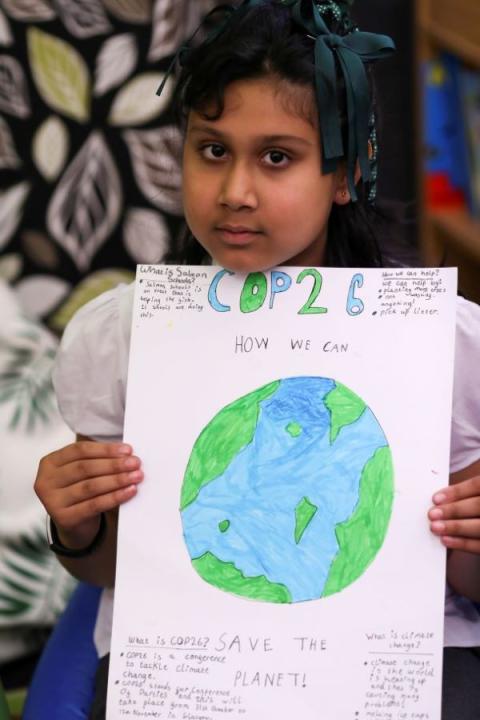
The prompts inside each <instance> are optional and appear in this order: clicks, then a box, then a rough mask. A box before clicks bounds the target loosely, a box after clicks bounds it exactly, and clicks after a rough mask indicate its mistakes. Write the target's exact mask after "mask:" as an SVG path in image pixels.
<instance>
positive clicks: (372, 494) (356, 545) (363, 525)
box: [322, 447, 394, 597]
mask: <svg viewBox="0 0 480 720" xmlns="http://www.w3.org/2000/svg"><path fill="white" fill-rule="evenodd" d="M393 490H394V489H393V464H392V454H391V451H390V448H389V447H381V448H379V449H378V450H376V451H375V454H374V455H373V457H371V458H370V460H369V461H368V462H367V463H366V465H365V466H364V468H363V470H362V476H361V479H360V488H359V501H358V505H357V507H356V508H355V512H354V513H353V515H351V517H350V518H349V519H348V520H346V521H345V522H344V523H339V524H338V525H337V526H336V528H335V534H336V536H337V541H338V547H339V550H338V553H337V555H336V557H335V559H334V561H333V562H332V565H331V568H330V572H329V575H328V578H327V581H326V583H325V587H324V588H323V593H322V597H326V596H327V595H333V593H336V592H339V591H340V590H343V589H344V588H345V587H346V586H347V585H350V583H352V582H353V581H354V580H356V579H357V578H358V577H359V576H360V575H361V574H362V573H363V572H364V571H365V570H366V569H367V567H368V565H370V563H371V562H372V560H373V558H374V557H375V555H376V554H377V552H378V550H379V549H380V547H381V546H382V543H383V540H384V538H385V533H386V531H387V527H388V522H389V519H390V514H391V510H392V503H393Z"/></svg>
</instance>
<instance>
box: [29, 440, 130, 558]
mask: <svg viewBox="0 0 480 720" xmlns="http://www.w3.org/2000/svg"><path fill="white" fill-rule="evenodd" d="M142 480H143V472H142V470H141V469H140V460H139V458H138V457H135V456H134V455H132V448H131V447H130V446H129V445H124V444H118V443H98V442H93V441H78V442H74V443H72V444H71V445H67V446H66V447H64V448H62V449H61V450H57V451H55V452H53V453H50V455H46V456H45V457H44V458H42V460H41V461H40V464H39V467H38V473H37V478H36V480H35V486H34V487H35V492H36V493H37V495H38V497H39V498H40V500H41V502H42V503H43V505H44V506H45V508H46V510H47V512H48V514H49V515H50V517H51V518H52V520H53V522H54V523H55V526H56V528H57V531H58V534H59V537H60V540H61V541H62V542H63V543H64V544H65V545H66V546H67V547H72V548H77V547H85V546H86V545H89V544H90V542H91V541H92V540H93V538H94V537H95V535H96V533H97V531H98V528H99V523H100V515H101V513H103V512H107V511H109V510H113V509H116V508H118V506H119V505H121V504H122V503H124V502H126V501H127V500H130V498H132V497H133V496H134V495H135V494H136V492H137V485H138V483H139V482H141V481H142Z"/></svg>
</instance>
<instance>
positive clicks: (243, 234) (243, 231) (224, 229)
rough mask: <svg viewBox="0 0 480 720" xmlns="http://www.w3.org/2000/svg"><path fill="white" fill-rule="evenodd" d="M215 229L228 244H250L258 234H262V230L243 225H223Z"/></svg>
mask: <svg viewBox="0 0 480 720" xmlns="http://www.w3.org/2000/svg"><path fill="white" fill-rule="evenodd" d="M215 230H216V231H217V233H219V234H220V237H221V239H222V240H223V241H224V242H226V243H227V244H228V245H248V243H250V242H252V241H253V240H254V239H255V238H256V237H257V236H258V235H261V234H262V233H261V231H260V230H255V229H254V228H249V227H245V226H243V225H221V226H219V227H217V228H215Z"/></svg>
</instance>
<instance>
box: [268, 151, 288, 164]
mask: <svg viewBox="0 0 480 720" xmlns="http://www.w3.org/2000/svg"><path fill="white" fill-rule="evenodd" d="M263 160H264V161H265V163H266V164H267V165H268V166H269V167H286V166H287V165H288V163H289V161H290V158H289V156H288V155H287V154H286V153H284V152H283V150H269V151H268V152H267V153H265V155H264V156H263Z"/></svg>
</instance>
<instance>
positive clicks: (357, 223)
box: [168, 0, 389, 267]
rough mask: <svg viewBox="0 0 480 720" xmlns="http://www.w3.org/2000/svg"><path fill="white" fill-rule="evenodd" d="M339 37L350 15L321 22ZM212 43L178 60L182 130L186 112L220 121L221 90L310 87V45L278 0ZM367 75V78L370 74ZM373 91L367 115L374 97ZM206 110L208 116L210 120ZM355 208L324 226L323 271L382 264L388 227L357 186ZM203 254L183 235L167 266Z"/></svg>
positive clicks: (341, 95) (269, 0)
mask: <svg viewBox="0 0 480 720" xmlns="http://www.w3.org/2000/svg"><path fill="white" fill-rule="evenodd" d="M324 19H325V20H326V22H328V25H329V27H330V28H331V30H332V31H333V32H336V33H337V34H339V35H345V34H347V33H349V32H351V30H352V23H351V20H350V18H349V16H348V14H345V13H344V14H342V17H341V18H338V17H335V16H333V15H332V17H331V18H328V17H325V18H324ZM223 22H225V27H224V28H223V29H221V30H220V32H219V33H218V34H216V33H215V32H214V33H213V39H212V38H210V39H209V38H208V35H207V40H206V41H204V42H203V43H201V44H200V45H199V46H198V47H195V48H192V49H190V50H189V51H187V53H186V54H185V55H184V56H183V58H182V71H181V74H180V78H179V82H178V85H177V91H176V93H177V94H176V106H177V116H178V119H179V121H180V122H181V123H183V124H184V123H185V121H186V118H187V117H188V113H189V112H190V110H195V111H197V112H201V113H203V114H204V115H205V117H207V118H208V119H210V120H214V119H217V118H219V117H220V116H221V114H222V112H223V108H224V96H225V90H226V88H227V87H228V86H229V85H230V84H231V83H232V82H234V81H236V80H243V79H251V78H257V77H262V76H265V75H268V74H272V75H275V76H277V77H278V78H281V79H285V80H288V81H290V82H291V83H294V84H297V85H304V86H305V87H310V88H312V87H314V84H315V74H314V73H315V60H314V42H313V40H312V39H311V38H309V37H308V36H307V34H306V32H305V30H304V29H302V28H301V27H299V26H298V25H297V24H296V23H295V22H294V20H293V19H292V13H291V9H290V8H289V7H287V6H285V5H284V4H281V3H279V2H278V0H265V2H264V3H262V4H260V5H256V6H254V7H242V8H241V9H238V10H236V12H235V14H234V16H233V17H231V18H229V19H227V20H226V21H225V20H223ZM369 75H370V73H369ZM337 76H338V109H339V116H340V118H341V123H342V132H343V136H344V147H347V142H348V133H347V127H346V112H345V106H346V97H345V87H344V81H343V75H342V73H339V72H337ZM371 86H372V92H371V95H372V112H373V110H374V107H373V105H374V99H373V97H374V93H373V83H372V82H371ZM207 107H208V114H207ZM318 111H319V112H321V108H318ZM358 196H359V198H358V201H357V202H350V203H348V204H347V205H344V206H339V205H336V204H334V205H333V207H332V211H331V214H330V218H329V222H328V240H327V247H326V264H327V265H330V266H340V267H349V266H351V267H354V266H359V267H381V266H382V265H383V264H384V259H383V257H382V253H381V251H380V247H379V242H378V241H377V236H378V233H379V231H380V229H385V227H386V225H387V224H388V222H389V221H388V219H387V217H386V216H385V215H384V214H383V213H382V212H380V211H379V210H378V208H377V207H375V206H374V205H372V204H371V203H369V201H368V197H367V196H368V189H367V188H365V187H363V184H362V183H360V187H359V188H358ZM206 256H207V254H206V252H205V250H204V249H203V248H202V247H201V246H200V244H199V243H198V242H197V241H196V240H195V239H194V238H193V236H192V235H191V233H190V232H189V231H188V229H187V232H186V233H185V236H184V237H183V238H181V239H180V241H179V242H178V244H177V246H176V247H174V248H173V249H172V252H171V253H170V256H169V258H168V260H169V261H170V262H177V263H178V262H184V263H189V264H198V263H202V262H204V261H205V258H206Z"/></svg>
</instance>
